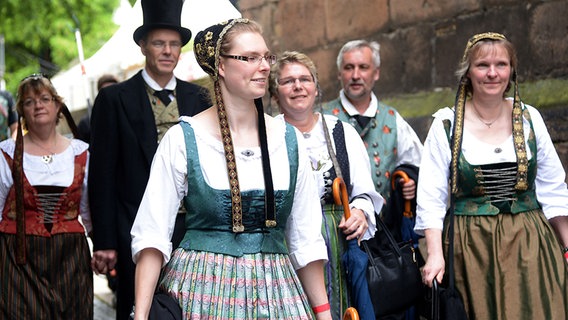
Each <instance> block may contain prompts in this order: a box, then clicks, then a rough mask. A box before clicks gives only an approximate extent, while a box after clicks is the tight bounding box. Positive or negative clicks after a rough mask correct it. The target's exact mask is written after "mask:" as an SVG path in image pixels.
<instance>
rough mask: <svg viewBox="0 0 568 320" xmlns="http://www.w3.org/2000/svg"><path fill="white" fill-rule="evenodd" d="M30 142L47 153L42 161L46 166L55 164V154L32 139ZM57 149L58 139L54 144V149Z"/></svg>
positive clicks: (42, 157)
mask: <svg viewBox="0 0 568 320" xmlns="http://www.w3.org/2000/svg"><path fill="white" fill-rule="evenodd" d="M29 140H30V142H31V143H33V144H34V145H35V146H37V147H38V148H40V149H42V150H43V151H47V154H45V155H43V156H41V161H42V162H43V163H45V164H50V163H52V162H53V157H54V156H55V152H53V151H51V150H50V149H47V148H44V147H42V146H40V145H39V144H38V143H36V142H35V141H34V140H33V139H32V138H31V137H30V139H29ZM56 147H57V138H55V143H54V144H53V148H56Z"/></svg>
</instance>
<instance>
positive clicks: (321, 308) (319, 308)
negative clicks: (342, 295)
mask: <svg viewBox="0 0 568 320" xmlns="http://www.w3.org/2000/svg"><path fill="white" fill-rule="evenodd" d="M329 309H330V306H329V302H328V303H325V304H322V305H319V306H317V307H312V310H313V311H314V313H315V314H318V313H320V312H324V311H327V310H329Z"/></svg>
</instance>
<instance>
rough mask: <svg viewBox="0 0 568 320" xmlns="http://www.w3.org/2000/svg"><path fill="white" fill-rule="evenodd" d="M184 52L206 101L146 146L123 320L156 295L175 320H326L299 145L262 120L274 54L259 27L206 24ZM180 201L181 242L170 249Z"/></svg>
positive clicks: (311, 200)
mask: <svg viewBox="0 0 568 320" xmlns="http://www.w3.org/2000/svg"><path fill="white" fill-rule="evenodd" d="M194 52H195V55H196V58H197V61H198V63H199V65H200V66H201V67H202V68H203V70H205V71H206V72H207V73H208V74H209V76H210V77H211V79H212V80H213V87H214V94H213V95H212V96H214V97H215V100H214V102H215V103H214V105H213V106H212V107H211V108H209V109H207V110H205V111H203V112H202V113H200V114H198V115H196V116H194V117H182V118H181V122H180V123H179V124H177V125H175V126H173V127H172V128H171V129H170V130H169V131H168V132H167V133H166V135H165V136H164V138H163V140H162V142H161V143H160V145H159V146H158V150H157V152H156V155H155V157H154V160H153V163H152V168H151V172H150V179H149V181H148V185H147V188H146V191H145V194H144V197H143V199H142V202H141V204H140V208H139V210H138V213H137V216H136V220H135V222H134V226H133V228H132V232H131V233H132V256H133V259H134V261H135V262H136V264H137V266H136V286H135V287H136V294H135V297H136V299H135V301H136V303H135V305H136V306H135V314H134V317H135V319H146V318H147V317H148V315H149V314H153V311H151V310H150V309H151V305H153V303H152V295H153V293H154V289H155V288H156V286H157V287H158V291H160V292H165V293H166V294H167V295H168V296H170V297H172V298H173V300H175V302H177V304H178V305H179V306H180V307H181V309H182V311H181V313H182V317H183V318H184V319H190V318H191V319H197V318H200V319H206V318H207V319H257V318H261V319H312V318H314V314H315V318H317V319H331V316H330V313H329V304H328V300H327V297H326V292H325V287H324V279H323V262H324V261H325V260H326V259H327V253H326V250H325V243H324V241H323V238H322V237H321V233H320V232H319V230H320V225H321V215H320V214H319V212H320V208H319V201H318V195H317V189H316V186H315V184H314V181H313V179H312V177H311V169H310V167H309V161H308V158H307V155H306V153H305V148H304V147H303V145H302V141H301V139H302V137H301V134H300V133H299V132H297V131H296V130H294V128H293V127H292V126H289V125H286V123H285V122H284V121H282V120H278V119H274V118H272V117H270V116H268V115H265V114H264V112H263V107H262V100H261V98H262V96H263V95H264V94H265V92H266V88H267V85H268V84H267V81H268V75H269V72H270V64H271V63H274V61H275V57H274V56H273V55H271V54H270V52H269V50H268V48H267V46H266V43H265V41H264V39H263V37H262V32H261V29H260V26H259V25H258V24H257V23H256V22H254V21H251V20H247V19H234V20H229V21H226V22H224V23H221V24H217V25H214V26H211V27H209V28H207V29H205V30H203V31H201V32H199V33H198V34H197V36H196V38H195V42H194ZM182 199H183V200H184V203H185V206H186V208H187V212H188V213H187V216H186V233H185V237H184V240H183V241H182V242H181V244H180V246H179V247H178V248H172V247H171V242H170V237H171V235H172V228H173V225H174V221H175V216H176V213H177V206H178V203H179V201H180V200H182ZM172 249H173V252H172ZM162 267H163V268H162ZM160 271H161V272H160Z"/></svg>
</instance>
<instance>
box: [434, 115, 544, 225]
mask: <svg viewBox="0 0 568 320" xmlns="http://www.w3.org/2000/svg"><path fill="white" fill-rule="evenodd" d="M523 116H524V117H525V118H526V119H527V120H528V121H529V123H530V133H529V138H528V140H527V143H528V146H529V149H530V151H531V154H532V158H531V159H530V160H529V163H528V164H529V166H528V175H527V182H528V188H527V190H526V191H515V190H514V179H515V177H516V176H515V174H516V163H512V164H510V166H514V170H515V171H514V172H513V175H510V176H507V175H506V174H505V175H503V176H501V177H498V178H490V177H489V176H488V174H486V172H487V171H490V170H497V171H498V170H499V169H498V168H499V167H506V166H507V164H497V165H496V166H495V165H490V166H485V165H472V164H470V163H469V162H468V161H467V160H466V159H465V157H464V156H463V154H462V153H460V158H459V163H458V168H459V175H458V193H457V194H456V202H455V214H456V215H497V214H499V213H513V214H516V213H521V212H525V211H529V210H534V209H538V208H540V204H539V203H538V201H537V198H536V192H535V184H534V181H535V178H536V171H537V168H536V165H537V147H536V139H535V135H534V129H533V125H532V121H531V119H530V114H529V112H528V110H526V109H525V110H524V112H523ZM444 126H445V128H446V133H447V134H448V139H450V135H449V130H450V128H449V127H450V123H449V121H447V120H446V121H444ZM495 168H497V169H495ZM490 179H493V180H494V181H495V182H493V183H491V182H489V180H490ZM508 179H511V180H513V183H509V184H507V182H505V181H506V180H508ZM488 182H489V183H488ZM489 185H491V187H490V188H501V190H499V192H501V191H504V192H507V190H503V189H506V188H509V191H510V193H511V194H512V199H511V200H505V201H495V197H492V196H490V195H489V194H490V193H491V192H492V191H489V187H488V186H489ZM491 200H493V201H491Z"/></svg>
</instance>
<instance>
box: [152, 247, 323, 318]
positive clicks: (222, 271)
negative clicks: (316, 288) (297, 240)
mask: <svg viewBox="0 0 568 320" xmlns="http://www.w3.org/2000/svg"><path fill="white" fill-rule="evenodd" d="M159 290H160V291H163V292H167V293H168V294H169V295H171V296H172V297H174V298H176V299H177V300H178V302H179V304H180V306H182V310H183V318H184V319H312V317H313V316H312V313H311V307H310V304H309V303H308V300H307V298H306V295H305V294H304V291H303V289H302V286H301V284H300V281H299V279H298V277H297V275H296V272H295V270H294V268H293V267H292V264H291V262H290V260H289V259H288V256H287V255H283V254H267V253H256V254H245V255H243V256H242V257H233V256H229V255H224V254H217V253H212V252H205V251H193V250H185V249H183V248H178V249H176V250H175V251H174V252H173V254H172V258H171V260H170V261H169V262H168V264H167V265H166V266H165V267H164V269H163V271H162V275H161V277H160V281H159Z"/></svg>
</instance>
